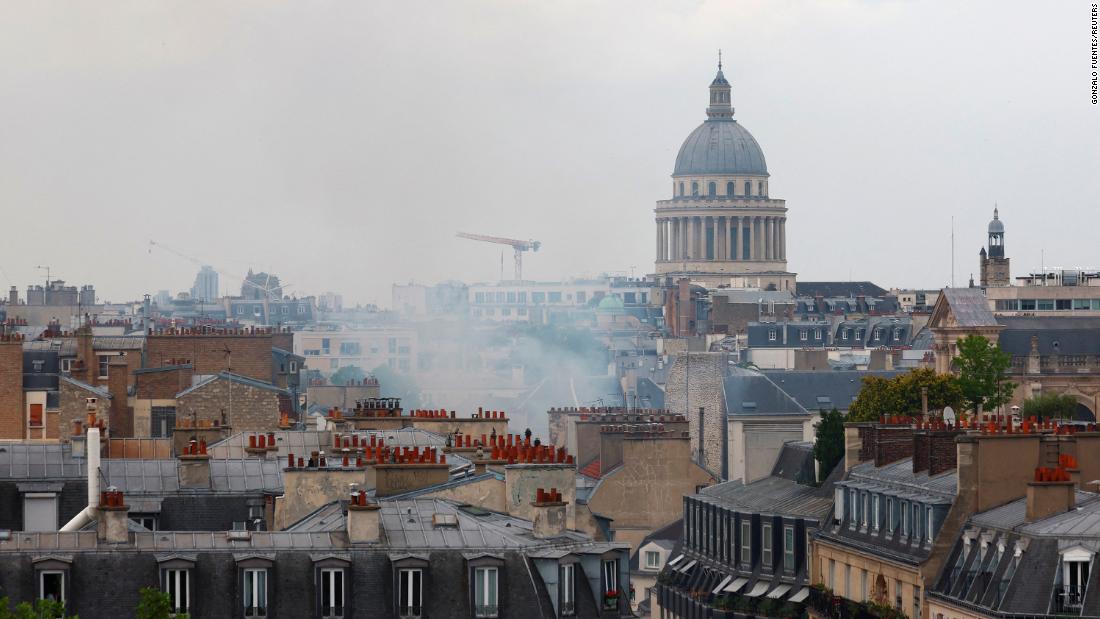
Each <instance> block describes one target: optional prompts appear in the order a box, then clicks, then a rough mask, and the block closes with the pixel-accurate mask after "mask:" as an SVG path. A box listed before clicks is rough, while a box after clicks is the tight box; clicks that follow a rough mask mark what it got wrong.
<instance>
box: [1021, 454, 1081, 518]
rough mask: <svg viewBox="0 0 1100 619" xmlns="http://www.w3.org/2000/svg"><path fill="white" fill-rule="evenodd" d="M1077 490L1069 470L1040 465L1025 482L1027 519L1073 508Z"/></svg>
mask: <svg viewBox="0 0 1100 619" xmlns="http://www.w3.org/2000/svg"><path fill="white" fill-rule="evenodd" d="M1076 503H1077V492H1076V488H1074V486H1073V480H1072V479H1070V475H1069V472H1068V471H1066V469H1064V468H1062V467H1058V468H1049V467H1045V466H1041V467H1038V468H1036V469H1035V480H1034V481H1031V482H1028V484H1027V521H1028V522H1035V521H1036V520H1042V519H1043V518H1047V517H1049V516H1053V515H1055V514H1061V513H1064V512H1067V511H1069V510H1071V509H1073V506H1074V505H1076Z"/></svg>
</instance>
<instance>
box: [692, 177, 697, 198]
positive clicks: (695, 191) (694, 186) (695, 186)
mask: <svg viewBox="0 0 1100 619" xmlns="http://www.w3.org/2000/svg"><path fill="white" fill-rule="evenodd" d="M691 196H692V197H693V198H696V197H699V183H697V182H695V181H692V182H691Z"/></svg>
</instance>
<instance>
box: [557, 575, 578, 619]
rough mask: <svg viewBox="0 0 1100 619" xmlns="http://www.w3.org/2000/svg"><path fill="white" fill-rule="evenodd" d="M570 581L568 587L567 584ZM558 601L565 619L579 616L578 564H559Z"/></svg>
mask: <svg viewBox="0 0 1100 619" xmlns="http://www.w3.org/2000/svg"><path fill="white" fill-rule="evenodd" d="M567 581H568V586H566V582H567ZM558 599H559V601H560V602H561V604H560V606H559V608H560V609H561V615H562V616H563V617H572V616H573V615H576V614H577V564H576V563H573V562H569V563H559V564H558Z"/></svg>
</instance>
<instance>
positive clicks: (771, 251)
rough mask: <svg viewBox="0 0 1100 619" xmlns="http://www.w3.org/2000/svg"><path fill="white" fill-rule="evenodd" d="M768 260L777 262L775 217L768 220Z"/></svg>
mask: <svg viewBox="0 0 1100 619" xmlns="http://www.w3.org/2000/svg"><path fill="white" fill-rule="evenodd" d="M768 260H775V217H769V218H768Z"/></svg>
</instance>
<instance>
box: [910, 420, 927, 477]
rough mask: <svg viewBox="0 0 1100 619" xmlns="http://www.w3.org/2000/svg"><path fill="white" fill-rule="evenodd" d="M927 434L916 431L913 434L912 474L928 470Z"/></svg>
mask: <svg viewBox="0 0 1100 619" xmlns="http://www.w3.org/2000/svg"><path fill="white" fill-rule="evenodd" d="M929 443H930V441H929V440H928V432H927V431H925V430H918V431H917V432H914V433H913V473H920V472H922V471H927V470H928V455H929V454H928V446H929Z"/></svg>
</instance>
